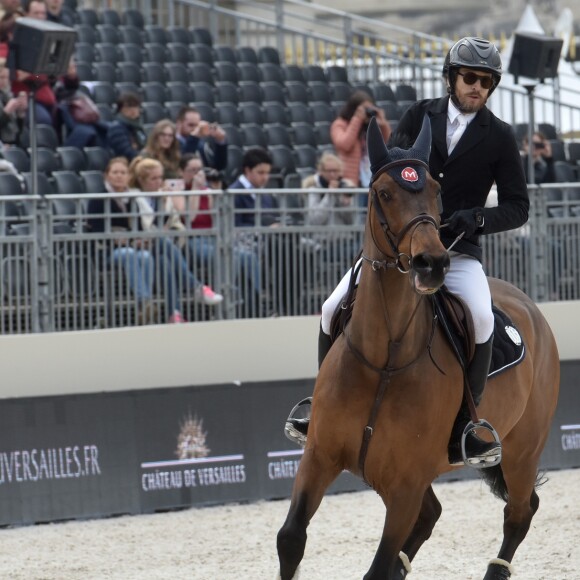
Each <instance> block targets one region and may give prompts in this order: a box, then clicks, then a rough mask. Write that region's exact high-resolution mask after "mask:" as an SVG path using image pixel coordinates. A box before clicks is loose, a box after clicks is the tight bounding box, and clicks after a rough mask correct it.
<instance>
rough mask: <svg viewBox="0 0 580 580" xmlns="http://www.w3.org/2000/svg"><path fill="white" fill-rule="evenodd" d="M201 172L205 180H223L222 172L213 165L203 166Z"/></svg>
mask: <svg viewBox="0 0 580 580" xmlns="http://www.w3.org/2000/svg"><path fill="white" fill-rule="evenodd" d="M203 172H204V173H205V178H206V179H207V181H223V179H224V175H223V173H222V172H221V171H218V170H217V169H214V168H213V167H204V168H203Z"/></svg>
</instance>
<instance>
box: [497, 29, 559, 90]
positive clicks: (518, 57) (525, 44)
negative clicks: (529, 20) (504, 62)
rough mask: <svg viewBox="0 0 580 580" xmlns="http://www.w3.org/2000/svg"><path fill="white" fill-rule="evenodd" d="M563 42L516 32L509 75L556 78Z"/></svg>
mask: <svg viewBox="0 0 580 580" xmlns="http://www.w3.org/2000/svg"><path fill="white" fill-rule="evenodd" d="M562 44H563V40H562V39H561V38H553V37H550V36H544V35H543V34H532V33H526V34H522V33H519V32H516V34H515V38H514V47H513V50H512V57H511V59H510V65H509V69H508V71H509V73H510V74H512V75H514V77H515V80H516V83H517V82H518V77H520V76H521V77H527V78H530V79H540V82H542V81H543V80H544V79H552V78H554V77H555V76H558V63H559V62H560V53H561V52H562Z"/></svg>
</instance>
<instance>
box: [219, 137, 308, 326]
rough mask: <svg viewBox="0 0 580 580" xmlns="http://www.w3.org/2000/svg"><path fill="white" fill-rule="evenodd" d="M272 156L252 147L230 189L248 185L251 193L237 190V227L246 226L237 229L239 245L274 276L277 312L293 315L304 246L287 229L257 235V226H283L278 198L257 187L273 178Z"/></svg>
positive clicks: (272, 291)
mask: <svg viewBox="0 0 580 580" xmlns="http://www.w3.org/2000/svg"><path fill="white" fill-rule="evenodd" d="M271 169H272V157H271V155H270V153H269V152H268V151H267V150H265V149H263V148H261V147H255V148H252V149H248V150H247V151H246V152H245V153H244V156H243V158H242V174H241V175H240V176H239V177H238V179H237V180H236V181H234V183H232V184H231V185H230V186H229V189H245V190H248V193H242V194H236V195H235V198H234V207H235V216H234V222H235V225H236V227H239V228H244V230H242V231H238V232H236V234H237V235H236V241H237V246H238V247H244V248H246V249H247V250H248V251H253V252H255V253H256V255H258V257H259V259H260V261H261V263H262V265H263V268H264V269H263V270H262V273H265V274H266V276H265V278H266V279H269V280H270V283H271V287H269V288H267V290H268V291H269V292H270V293H271V294H272V296H277V297H278V302H277V303H276V304H272V307H273V308H274V309H275V311H276V313H277V314H285V315H288V316H290V315H292V314H294V313H295V307H296V301H297V300H299V296H297V293H296V291H295V284H294V281H295V280H296V269H297V268H298V267H300V264H299V263H298V262H300V260H298V259H297V254H298V252H299V251H300V248H298V246H297V245H296V244H295V243H294V239H293V237H292V236H291V235H290V236H288V235H285V233H284V232H283V231H277V232H273V231H272V232H268V233H263V234H258V235H256V232H255V230H254V228H255V227H256V226H262V227H264V226H266V227H267V228H272V229H277V230H282V229H283V227H282V226H283V225H284V224H282V223H281V218H282V216H281V214H280V210H279V206H278V203H277V200H276V198H275V197H274V196H273V195H272V194H270V193H266V194H262V195H257V194H256V190H257V189H262V188H264V187H266V185H267V184H268V181H269V179H270V171H271ZM293 290H294V292H293Z"/></svg>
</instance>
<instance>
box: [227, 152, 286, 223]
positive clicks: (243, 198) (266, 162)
mask: <svg viewBox="0 0 580 580" xmlns="http://www.w3.org/2000/svg"><path fill="white" fill-rule="evenodd" d="M271 170H272V156H271V155H270V153H268V151H266V150H265V149H262V148H261V147H254V148H252V149H248V150H247V151H246V152H245V153H244V157H243V159H242V174H241V175H240V176H239V177H238V179H237V180H236V181H234V182H233V183H232V184H230V186H229V189H247V190H252V191H251V192H250V193H238V194H236V196H235V198H234V206H235V209H236V215H235V224H236V226H243V227H254V226H256V225H262V226H272V225H279V221H278V219H279V216H278V212H276V211H273V210H275V209H276V207H277V203H276V200H275V199H274V196H273V195H271V194H269V193H268V194H264V195H256V194H255V193H254V192H253V190H256V189H262V188H263V187H265V186H266V184H267V183H268V180H269V179H270V172H271ZM256 208H258V210H259V212H258V214H256V212H252V211H250V210H253V209H256Z"/></svg>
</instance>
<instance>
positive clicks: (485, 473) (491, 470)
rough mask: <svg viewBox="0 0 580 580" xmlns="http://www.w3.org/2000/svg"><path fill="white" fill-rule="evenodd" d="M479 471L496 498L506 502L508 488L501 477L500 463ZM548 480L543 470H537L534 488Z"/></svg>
mask: <svg viewBox="0 0 580 580" xmlns="http://www.w3.org/2000/svg"><path fill="white" fill-rule="evenodd" d="M479 473H480V475H481V478H482V479H483V481H485V483H487V485H488V486H489V489H490V490H491V493H493V495H495V497H497V498H498V499H502V500H503V501H505V502H507V500H508V489H507V485H506V483H505V479H504V477H503V470H502V468H501V463H500V464H498V465H494V466H493V467H487V468H486V469H480V470H479ZM546 481H548V478H547V477H546V472H545V471H538V473H537V474H536V482H535V484H534V489H538V487H540V486H541V485H544V483H546Z"/></svg>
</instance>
